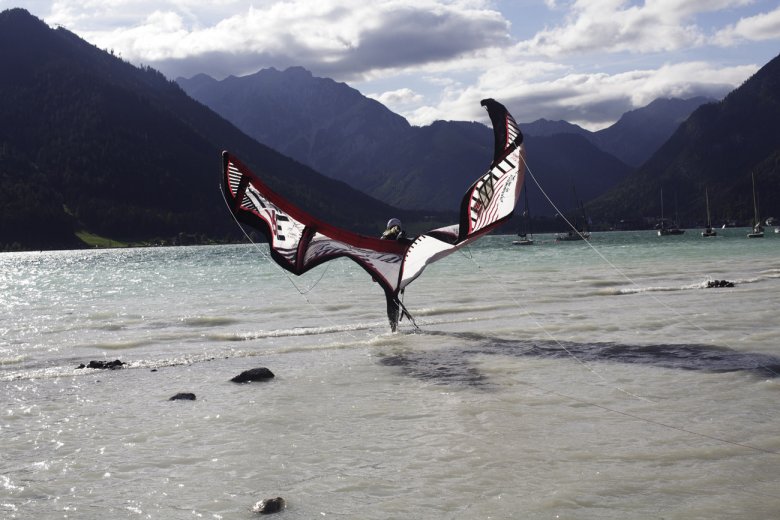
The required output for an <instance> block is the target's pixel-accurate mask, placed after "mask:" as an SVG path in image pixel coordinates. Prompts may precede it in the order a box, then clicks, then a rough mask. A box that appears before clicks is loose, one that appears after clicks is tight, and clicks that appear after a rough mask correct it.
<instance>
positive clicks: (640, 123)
mask: <svg viewBox="0 0 780 520" xmlns="http://www.w3.org/2000/svg"><path fill="white" fill-rule="evenodd" d="M714 101H715V100H713V99H710V98H705V97H695V98H690V99H656V100H655V101H653V102H652V103H650V104H649V105H646V106H644V107H641V108H637V109H636V110H631V111H629V112H626V113H625V114H623V115H622V116H621V117H620V119H619V120H618V121H617V122H615V123H614V124H613V125H611V126H609V127H607V128H604V129H601V130H598V131H596V132H591V131H589V130H586V129H584V128H582V127H580V126H578V125H575V124H572V123H569V122H567V121H550V120H547V119H538V120H536V121H534V122H532V123H522V124H521V125H520V129H521V130H522V131H523V133H525V134H528V135H535V136H551V135H557V134H576V135H580V136H582V137H585V138H586V139H587V140H588V141H590V142H591V143H593V144H594V145H595V146H597V147H598V148H599V149H600V150H602V151H604V152H607V153H609V154H611V155H614V156H615V157H617V158H618V159H620V160H621V161H623V162H624V163H626V164H628V165H629V166H633V167H635V168H636V167H639V166H641V165H642V163H644V162H645V161H646V160H647V159H649V158H650V156H651V155H652V154H653V153H654V152H655V151H656V150H658V148H660V147H661V145H662V144H664V142H665V141H666V140H667V139H669V137H671V136H672V134H673V133H674V131H675V130H677V127H678V126H680V124H681V123H682V122H683V121H685V120H686V119H687V118H688V116H689V115H690V114H691V113H692V112H693V111H694V110H696V109H697V108H698V107H700V106H701V105H703V104H705V103H711V102H714Z"/></svg>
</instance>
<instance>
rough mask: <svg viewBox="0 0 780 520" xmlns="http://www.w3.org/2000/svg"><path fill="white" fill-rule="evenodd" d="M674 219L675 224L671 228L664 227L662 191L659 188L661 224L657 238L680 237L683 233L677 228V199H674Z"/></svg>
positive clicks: (682, 230)
mask: <svg viewBox="0 0 780 520" xmlns="http://www.w3.org/2000/svg"><path fill="white" fill-rule="evenodd" d="M674 208H675V209H674V218H675V222H674V225H673V226H672V227H666V219H665V218H664V189H663V188H661V222H660V226H661V227H660V228H658V236H659V237H663V236H666V235H682V234H683V233H685V230H684V229H680V228H679V227H677V198H676V197H675V199H674Z"/></svg>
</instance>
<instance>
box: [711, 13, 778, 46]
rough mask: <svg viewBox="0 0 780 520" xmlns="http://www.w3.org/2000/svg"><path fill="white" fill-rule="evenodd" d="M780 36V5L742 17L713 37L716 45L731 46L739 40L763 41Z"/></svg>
mask: <svg viewBox="0 0 780 520" xmlns="http://www.w3.org/2000/svg"><path fill="white" fill-rule="evenodd" d="M777 38H780V6H778V7H777V8H776V9H775V10H774V11H770V12H768V13H761V14H757V15H755V16H749V17H747V18H742V19H740V20H739V21H738V22H737V23H735V24H732V25H729V26H728V27H726V28H725V29H722V30H720V31H718V33H717V34H715V36H714V37H713V38H712V41H713V43H714V44H716V45H722V46H729V45H732V44H733V43H736V42H739V41H762V40H772V39H777Z"/></svg>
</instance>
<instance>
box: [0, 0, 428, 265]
mask: <svg viewBox="0 0 780 520" xmlns="http://www.w3.org/2000/svg"><path fill="white" fill-rule="evenodd" d="M0 69H2V70H4V71H13V73H8V74H3V75H1V76H0V99H1V101H0V250H2V249H9V248H13V249H30V248H59V247H79V246H83V245H84V243H83V242H82V241H81V240H79V239H78V238H77V237H76V233H77V232H79V231H86V232H89V233H93V234H96V235H100V236H105V237H110V238H112V239H115V240H119V241H141V240H149V239H154V238H158V239H159V238H162V239H167V240H170V239H171V238H172V237H176V236H177V235H180V234H182V233H184V234H188V235H200V236H205V237H210V238H220V237H224V238H226V239H227V238H231V237H232V238H236V237H237V236H238V233H239V231H238V228H237V226H236V225H235V224H234V222H233V221H232V219H231V217H230V214H229V211H228V210H227V209H226V208H225V204H224V201H223V200H222V196H221V192H220V190H219V189H218V182H219V178H220V168H221V158H220V155H221V151H222V150H223V149H229V150H230V151H231V152H233V153H235V154H237V155H238V156H240V157H241V158H242V160H243V161H244V162H245V163H246V164H247V165H249V166H250V167H252V168H253V169H255V171H257V172H258V173H260V174H262V175H263V178H264V179H265V180H266V182H267V183H268V184H269V185H270V186H271V187H272V188H274V189H275V190H277V191H278V192H280V193H282V194H284V195H286V196H288V197H289V198H291V199H292V200H293V201H295V202H296V203H297V204H299V205H301V206H302V207H305V208H307V209H308V210H309V211H310V212H311V213H312V214H314V215H315V216H319V217H321V218H324V219H327V220H329V221H331V222H334V223H337V224H338V225H341V226H345V227H349V228H350V229H354V230H357V231H365V232H371V233H376V230H377V229H382V228H383V225H384V222H385V221H386V219H387V215H389V214H395V213H396V211H397V210H395V209H394V208H391V207H389V206H387V205H386V204H383V203H381V202H379V201H377V200H375V199H372V198H371V197H368V196H367V195H365V194H363V193H362V192H359V191H357V190H354V189H352V188H351V187H349V186H348V185H346V184H344V183H342V182H339V181H335V180H333V179H329V178H327V177H324V176H322V175H319V174H318V173H316V172H315V171H313V170H312V169H311V168H308V167H306V166H305V165H302V164H300V163H298V162H296V161H295V160H293V159H290V158H288V157H286V156H283V155H282V154H280V153H278V152H276V151H274V150H272V149H271V148H269V147H267V146H266V145H263V144H260V143H258V142H257V141H255V140H254V139H252V138H251V137H249V136H248V135H246V134H244V133H243V132H241V131H240V130H238V129H237V128H236V127H235V126H234V125H232V124H231V123H229V122H228V121H227V120H225V119H224V118H222V117H221V116H219V115H217V114H216V113H215V112H213V111H212V110H210V109H209V108H207V107H205V106H204V105H202V104H200V103H198V102H197V101H195V100H193V99H192V98H191V97H189V96H188V95H187V94H185V93H184V91H183V90H182V89H181V88H180V87H179V86H178V85H177V84H176V83H175V82H172V81H169V80H167V79H166V78H165V77H164V76H163V75H162V74H160V73H159V72H157V71H155V70H153V69H151V68H138V67H135V66H132V65H130V64H128V63H126V62H124V61H122V60H121V59H119V58H118V57H116V56H113V55H112V54H111V53H108V52H106V51H103V50H100V49H98V48H96V47H94V46H93V45H91V44H89V43H87V42H85V41H84V40H82V39H80V38H78V37H77V36H75V35H74V34H72V33H70V32H69V31H67V30H65V29H64V28H57V29H52V28H50V27H49V26H47V25H46V24H45V23H43V22H42V21H41V20H39V19H37V18H35V17H34V16H32V15H30V14H29V13H28V12H27V11H25V10H23V9H11V10H7V11H3V12H0ZM410 218H413V217H410ZM201 240H202V238H201Z"/></svg>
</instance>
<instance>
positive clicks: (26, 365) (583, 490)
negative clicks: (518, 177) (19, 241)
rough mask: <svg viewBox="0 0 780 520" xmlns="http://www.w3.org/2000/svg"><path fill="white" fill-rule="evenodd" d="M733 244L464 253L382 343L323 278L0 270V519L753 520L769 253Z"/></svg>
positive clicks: (774, 501) (774, 395)
mask: <svg viewBox="0 0 780 520" xmlns="http://www.w3.org/2000/svg"><path fill="white" fill-rule="evenodd" d="M719 231H720V230H719ZM742 231H743V230H731V229H729V230H723V232H721V236H720V237H718V238H717V240H703V239H701V238H700V237H698V236H697V235H696V234H694V233H691V234H690V235H686V236H682V237H664V238H659V237H656V236H655V235H653V234H651V233H649V232H648V233H594V234H593V238H592V240H591V244H592V246H593V248H591V247H589V246H588V245H587V244H583V243H579V244H578V243H567V244H564V243H555V242H554V240H553V238H552V236H548V235H537V236H536V237H535V238H536V245H534V246H531V247H522V248H519V247H516V246H512V245H511V241H512V238H513V237H499V236H496V237H487V238H485V239H484V240H482V241H480V242H479V243H478V245H476V246H475V247H472V248H471V249H469V250H466V251H464V252H463V254H458V255H453V256H451V257H448V258H447V259H445V260H442V261H441V262H438V263H436V264H433V265H431V266H430V267H429V268H428V269H427V270H426V272H425V274H424V275H423V276H422V277H420V278H419V279H418V280H416V281H415V282H414V283H413V284H412V285H411V286H410V287H409V288H408V289H407V291H406V294H405V299H404V303H405V305H406V307H407V308H408V309H409V311H410V312H411V313H412V314H413V316H414V318H415V321H416V323H417V325H418V326H419V329H416V328H415V327H414V326H413V325H412V324H411V323H409V322H408V321H406V320H404V321H402V322H401V327H400V332H398V333H396V334H392V333H390V332H389V330H388V326H387V323H386V318H385V309H384V298H383V294H382V290H381V289H380V288H379V287H378V286H377V284H375V283H372V281H371V279H370V277H369V276H368V275H367V274H366V273H365V272H364V271H363V270H362V269H360V268H359V267H357V266H356V265H354V264H352V263H351V262H349V261H347V260H339V261H335V262H331V263H330V264H329V265H328V264H326V265H323V266H320V267H318V268H316V269H314V270H313V271H312V272H310V273H307V274H306V275H305V276H302V277H291V276H289V275H288V274H287V273H285V272H284V271H282V270H281V269H279V268H278V267H276V266H275V265H273V264H272V263H270V262H269V260H268V258H267V257H266V256H264V255H263V253H262V251H263V249H264V247H263V246H246V245H241V246H219V247H188V248H156V249H122V250H120V249H117V250H99V251H56V252H42V253H8V254H3V255H0V312H2V314H0V340H1V341H0V385H2V392H3V394H2V395H4V396H5V400H4V402H3V408H2V410H0V413H2V421H1V422H0V437H2V439H3V457H2V459H0V516H2V517H3V518H6V517H7V518H36V517H43V518H53V517H58V518H59V517H69V518H105V517H119V518H140V517H149V518H166V519H167V518H171V519H174V518H184V517H194V518H249V517H251V516H252V513H251V512H250V511H249V510H250V508H251V507H252V505H253V504H255V503H256V502H257V501H259V500H262V499H265V498H271V497H275V496H283V497H284V498H285V499H286V501H287V509H286V511H285V512H284V513H283V515H284V517H285V518H300V519H309V518H320V517H338V518H361V519H371V518H376V519H386V518H399V517H411V518H426V519H427V518H430V519H439V518H456V517H458V518H460V517H465V516H473V515H475V514H476V515H479V516H481V517H485V518H593V519H596V518H598V519H602V518H615V519H617V518H620V519H622V518H678V519H687V518H773V517H774V516H775V515H776V513H777V511H778V510H780V493H778V491H777V489H780V473H778V471H777V469H776V468H777V466H778V462H779V461H780V437H778V435H777V431H778V430H779V429H780V418H778V414H777V406H776V403H777V401H778V398H780V349H779V348H778V345H777V334H776V331H777V325H776V322H777V312H776V309H777V308H778V307H779V305H778V303H779V302H778V294H779V291H778V284H779V283H780V261H779V260H778V258H780V256H779V255H778V252H780V236H778V237H775V236H769V237H767V238H766V239H765V240H764V241H761V242H754V241H747V240H746V239H744V233H743V232H742ZM724 235H725V236H724ZM594 248H595V250H594ZM602 257H603V258H602ZM714 280H728V281H731V282H734V287H728V288H708V285H709V284H710V282H712V281H714ZM114 359H119V360H121V361H122V362H124V363H125V365H124V367H123V368H121V369H119V370H97V369H90V368H77V367H78V366H79V365H80V364H82V363H84V364H86V363H88V362H89V361H90V360H99V361H112V360H114ZM259 366H265V367H268V368H269V369H271V370H272V371H273V373H274V374H275V375H276V377H275V378H273V379H272V380H270V381H267V382H263V383H253V384H247V385H238V384H235V383H231V382H230V379H231V378H232V377H233V376H235V375H237V374H238V373H240V372H241V371H243V370H247V369H249V368H254V367H259ZM179 392H192V393H194V394H196V396H197V397H196V400H195V401H169V398H170V397H171V396H173V395H174V394H176V393H179Z"/></svg>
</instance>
